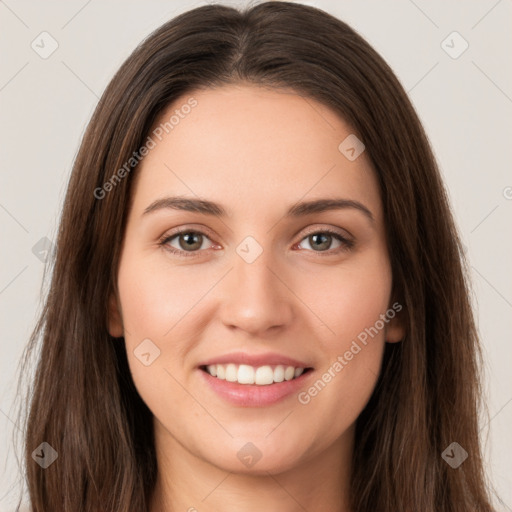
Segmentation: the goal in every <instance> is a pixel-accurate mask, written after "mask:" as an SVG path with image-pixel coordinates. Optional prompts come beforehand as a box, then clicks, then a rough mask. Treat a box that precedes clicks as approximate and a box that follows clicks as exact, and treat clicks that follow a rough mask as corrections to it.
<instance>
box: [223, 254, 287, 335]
mask: <svg viewBox="0 0 512 512" xmlns="http://www.w3.org/2000/svg"><path fill="white" fill-rule="evenodd" d="M281 274H283V272H281V273H280V272H279V268H278V266H277V263H276V261H275V259H274V260H272V255H271V251H270V250H264V251H263V252H262V253H261V254H260V256H259V257H258V258H257V259H256V260H255V261H253V262H252V263H248V262H247V261H245V260H244V259H243V258H242V257H240V256H239V255H238V254H237V253H236V252H235V253H234V254H233V269H232V270H231V272H229V274H228V275H227V276H226V281H225V283H224V285H223V291H222V304H221V306H220V315H221V319H222V322H223V323H224V325H226V326H227V327H228V328H230V329H232V330H233V329H239V330H241V331H245V332H247V333H249V334H251V335H254V336H263V335H264V334H265V333H267V331H270V330H274V331H276V332H277V331H280V330H281V329H282V328H284V327H285V326H287V325H289V324H290V323H291V322H292V320H293V314H294V305H293V300H294V295H293V293H292V292H291V291H290V289H289V284H288V283H286V279H285V276H284V275H283V276H282V277H281ZM285 283H286V284H285ZM287 284H288V287H287ZM278 328H281V329H278Z"/></svg>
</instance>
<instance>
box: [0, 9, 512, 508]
mask: <svg viewBox="0 0 512 512" xmlns="http://www.w3.org/2000/svg"><path fill="white" fill-rule="evenodd" d="M203 3H205V2H201V1H196V2H191V1H188V2H187V1H181V2H170V1H155V0H153V1H142V0H132V1H121V0H119V1H114V0H102V1H100V0H89V1H87V0H72V1H70V0H68V1H46V2H37V1H35V0H32V1H21V0H6V1H0V27H1V28H0V48H1V53H2V61H1V62H2V65H1V68H0V106H1V112H2V115H1V127H0V130H1V132H0V144H1V160H0V162H1V170H0V176H1V182H0V229H1V233H0V236H1V243H2V251H1V256H2V260H1V265H0V308H1V309H0V311H1V331H0V332H1V341H0V343H1V345H0V356H1V357H0V441H1V442H0V461H2V462H3V464H2V465H1V467H0V511H9V512H10V511H12V510H14V503H15V501H14V499H15V498H16V497H17V492H16V491H18V489H20V485H21V484H20V481H21V480H20V476H19V473H18V470H17V466H16V459H15V458H14V452H13V449H14V448H13V445H12V442H11V438H12V433H13V430H14V429H16V428H18V427H17V426H16V425H15V419H16V418H15V409H14V408H13V399H14V396H15V385H16V378H17V364H18V361H19V358H20V355H21V352H22V350H23V348H24V346H25V344H26V342H27V339H28V336H29V334H30V332H31V330H32V328H33V326H34V323H35V319H36V314H37V312H38V311H39V309H40V305H41V303H40V290H41V282H42V276H43V268H44V264H43V263H42V262H41V261H40V260H39V259H38V258H37V257H36V256H35V255H34V254H33V252H32V248H33V246H34V245H35V244H36V243H37V242H38V241H39V240H40V239H41V238H43V237H48V238H49V239H50V240H54V239H55V233H56V229H57V225H58V224H57V221H58V216H59V212H60V208H61V204H62V200H63V197H64V193H65V189H66V184H67V179H68V176H69V173H70V170H71V166H72V162H73V159H74V157H75V155H76V151H77V149H78V146H79V143H80V140H81V136H82V134H83V132H84V128H85V126H86V123H87V122H88V120H89V118H90V116H91V114H92V111H93V108H94V106H95V104H96V103H97V101H98V98H99V96H100V95H101V93H102V91H103V89H104V88H105V87H106V85H107V83H108V81H109V80H110V78H111V77H112V76H113V74H114V72H115V71H116V70H117V68H118V67H119V66H120V64H121V63H122V62H123V61H124V59H125V58H126V57H128V55H129V54H130V52H131V51H132V50H133V49H134V48H135V46H136V45H137V44H138V43H139V42H140V41H141V40H142V39H143V38H144V37H145V36H146V35H148V34H149V33H150V32H151V31H152V30H153V29H155V28H157V27H158V26H160V25H161V24H162V23H164V22H165V21H167V20H169V19H170V18H172V17H174V16H175V15H176V14H179V13H181V12H183V11H185V10H188V9H190V8H192V7H196V6H199V5H202V4H203ZM226 3H228V4H230V5H240V4H242V3H243V2H226ZM303 3H307V4H310V5H315V6H317V7H320V8H323V9H324V10H326V11H328V12H330V13H332V14H334V15H335V16H337V17H339V18H340V19H342V20H344V21H346V22H348V23H349V24H350V25H351V26H352V27H354V28H355V29H356V30H357V31H358V32H359V33H361V34H362V35H363V36H364V37H365V38H366V39H367V40H368V41H369V42H370V44H372V45H373V46H374V47H375V48H376V49H377V51H379V52H380V54H381V55H382V56H383V57H384V58H385V59H386V60H387V62H388V63H389V64H390V65H391V67H392V68H393V69H394V71H395V73H396V74H397V76H398V77H399V79H400V80H401V82H402V84H403V85H404V87H405V89H406V90H407V91H408V92H409V94H410V97H411V99H412V101H413V103H414V105H415V107H416V109H417V111H418V113H419V115H420V118H421V119H422V122H423V123H424V126H425V128H426V131H427V133H428V135H429V138H430V140H431V143H432V145H433V148H434V151H435V154H436V156H437V158H438V161H439V164H440V167H441V169H442V172H443V175H444V179H445V182H446V185H447V187H448V190H449V194H450V198H451V201H452V205H453V208H454V211H455V216H456V219H457V222H458V223H459V227H460V230H461V234H462V237H463V241H464V243H465V245H466V246H467V249H468V254H469V258H470V262H471V265H472V276H473V282H474V295H475V297H474V302H475V308H476V310H477V317H478V319H479V329H480V332H481V335H482V339H483V345H484V354H485V358H486V367H487V375H486V380H485V383H484V386H485V390H486V393H487V402H488V406H489V411H490V418H491V421H490V423H489V424H488V425H487V426H486V427H485V428H484V429H483V430H482V438H483V439H484V440H485V439H487V442H486V443H485V453H486V460H487V464H486V465H487V467H488V471H489V474H490V477H491V479H492V481H493V482H494V484H495V485H496V487H497V489H498V491H499V493H500V495H501V497H502V499H503V500H504V504H501V505H499V506H498V507H497V508H498V510H508V511H510V510H512V508H511V507H512V476H511V475H512V442H511V438H510V430H511V429H510V427H511V425H512V403H511V401H512V376H511V371H510V366H511V362H512V361H511V360H512V357H511V354H512V348H511V347H512V345H511V341H512V340H511V338H510V332H511V330H512V315H511V313H512V286H511V284H512V283H511V281H512V272H511V268H510V262H511V261H512V258H511V256H512V237H511V236H510V234H511V233H512V230H511V224H512V222H511V220H512V216H511V212H512V175H511V173H510V161H511V159H510V157H511V152H512V150H511V147H512V144H511V141H512V126H511V113H512V99H511V98H512V71H511V67H510V53H511V52H510V50H511V48H512V30H511V28H512V27H511V19H512V17H511V14H512V2H511V1H510V0H500V1H496V0H486V1H465V2H460V1H456V0H452V1H442V0H437V1H432V2H427V1H424V0H415V1H412V0H400V1H394V2H390V1H382V0H372V1H357V2H356V1H349V0H345V1H338V2H335V1H333V0H332V1H328V0H324V1H322V0H317V1H314V2H303ZM43 31H47V32H49V33H50V34H51V36H52V37H53V38H54V39H55V40H56V41H57V42H58V45H59V46H58V49H57V50H56V51H55V53H53V54H52V55H51V56H50V57H49V58H47V59H42V58H41V57H40V56H39V55H38V54H37V53H36V52H35V51H34V50H33V49H32V48H31V43H32V41H34V40H35V41H36V43H37V42H38V41H40V38H38V36H39V34H40V33H41V32H43ZM453 31H457V32H459V33H460V35H461V36H462V37H463V38H464V39H465V40H466V41H467V42H468V43H469V48H468V49H467V50H466V51H465V52H464V53H463V54H462V55H460V57H458V58H457V59H453V58H452V57H450V56H449V55H448V54H447V53H446V52H445V51H444V49H443V47H442V46H441V43H442V41H443V40H445V39H446V38H447V36H448V35H449V34H451V33H452V32H453ZM451 41H452V39H448V41H447V43H445V44H448V45H450V46H453V47H454V49H453V50H452V51H456V50H458V49H459V48H461V46H460V42H458V41H457V40H456V39H455V40H453V42H451ZM46 44H47V43H46ZM39 45H40V46H42V43H40V42H39ZM46 48H48V46H46ZM507 55H508V57H507ZM34 448H35V447H34ZM470 456H471V455H470ZM4 461H5V462H4Z"/></svg>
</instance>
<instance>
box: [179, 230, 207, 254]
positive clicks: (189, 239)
mask: <svg viewBox="0 0 512 512" xmlns="http://www.w3.org/2000/svg"><path fill="white" fill-rule="evenodd" d="M194 239H195V241H194ZM182 240H185V243H186V245H184V244H183V243H182ZM197 240H199V242H197ZM179 241H180V247H181V248H182V249H184V250H189V249H199V248H200V247H201V245H202V235H201V234H199V233H193V232H189V233H181V234H180V236H179Z"/></svg>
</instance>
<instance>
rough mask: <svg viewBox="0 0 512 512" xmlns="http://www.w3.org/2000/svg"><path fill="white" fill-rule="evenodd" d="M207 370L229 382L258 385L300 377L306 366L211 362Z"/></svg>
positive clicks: (213, 375)
mask: <svg viewBox="0 0 512 512" xmlns="http://www.w3.org/2000/svg"><path fill="white" fill-rule="evenodd" d="M206 371H207V372H208V373H209V374H210V375H211V376H212V377H217V379H221V380H227V381H229V382H238V383H239V384H256V385H258V386H268V385H269V384H273V383H274V382H283V381H284V380H292V379H294V378H297V377H300V376H301V375H302V374H303V373H304V368H294V367H293V366H283V365H277V366H275V367H272V366H270V365H265V366H259V367H257V368H254V367H253V366H249V365H247V364H241V365H236V364H233V363H229V364H210V365H208V366H207V367H206Z"/></svg>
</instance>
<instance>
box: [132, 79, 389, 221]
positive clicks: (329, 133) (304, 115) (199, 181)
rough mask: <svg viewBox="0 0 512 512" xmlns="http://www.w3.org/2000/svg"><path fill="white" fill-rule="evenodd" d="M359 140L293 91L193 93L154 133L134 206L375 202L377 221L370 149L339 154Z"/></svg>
mask: <svg viewBox="0 0 512 512" xmlns="http://www.w3.org/2000/svg"><path fill="white" fill-rule="evenodd" d="M190 105H193V106H192V107H191V106H190ZM155 134H156V135H155ZM353 136H354V133H353V130H352V129H351V127H350V126H349V125H348V124H347V123H346V122H345V121H344V120H343V119H342V118H341V117H340V116H338V115H337V114H336V113H335V112H334V111H332V110H331V109H329V108H328V107H326V106H325V105H323V104H321V103H319V102H317V101H315V100H313V99H312V98H309V97H303V96H301V95H300V94H298V93H296V92H294V91H289V90H288V91H286V90H276V89H267V88H263V87H258V86H245V85H244V86H239V85H237V86H234V85H230V86H223V87H219V88H215V89H203V90H195V91H191V92H190V93H187V94H185V95H183V96H182V97H180V98H178V99H177V100H176V101H174V102H173V104H172V105H170V106H168V107H167V108H166V109H165V110H164V111H163V112H162V114H161V115H160V117H159V118H158V120H157V122H156V123H155V124H154V126H153V128H152V130H151V133H150V137H152V139H153V141H154V142H155V145H154V147H153V148H152V149H151V150H150V151H149V153H148V154H147V155H146V156H145V157H144V159H143V160H142V162H141V164H140V166H139V168H138V169H137V182H136V187H135V198H134V206H135V207H136V208H137V206H138V207H139V208H144V207H145V206H147V203H148V202H149V201H151V200H154V199H156V198H157V197H159V196H164V195H166V194H171V193H172V194H184V195H195V196H200V197H205V198H208V199H211V200H213V201H216V202H219V203H222V204H226V205H227V208H226V209H227V210H228V211H231V210H233V211H234V210H235V209H236V208H237V207H239V208H244V207H248V205H249V204H250V205H251V208H252V209H253V210H254V208H258V207H260V208H262V209H265V210H268V208H269V207H271V206H272V205H275V207H276V208H278V207H279V208H284V207H287V206H288V205H289V204H290V203H293V202H295V201H298V200H300V199H302V198H304V199H315V198H317V197H322V198H325V197H347V198H350V199H357V200H360V201H364V202H365V203H367V204H369V205H371V206H372V209H373V210H374V213H375V214H376V216H377V217H378V216H379V214H380V204H379V203H380V200H379V191H378V186H377V181H376V178H375V173H374V171H373V169H372V166H371V164H370V162H369V159H368V158H367V156H366V154H365V153H364V152H363V153H362V154H361V155H360V156H359V157H358V158H356V159H355V160H353V161H351V160H349V159H348V158H347V157H346V156H345V154H344V153H343V152H342V151H340V149H339V146H340V144H341V143H342V142H343V141H344V140H345V139H346V138H347V137H353Z"/></svg>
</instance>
